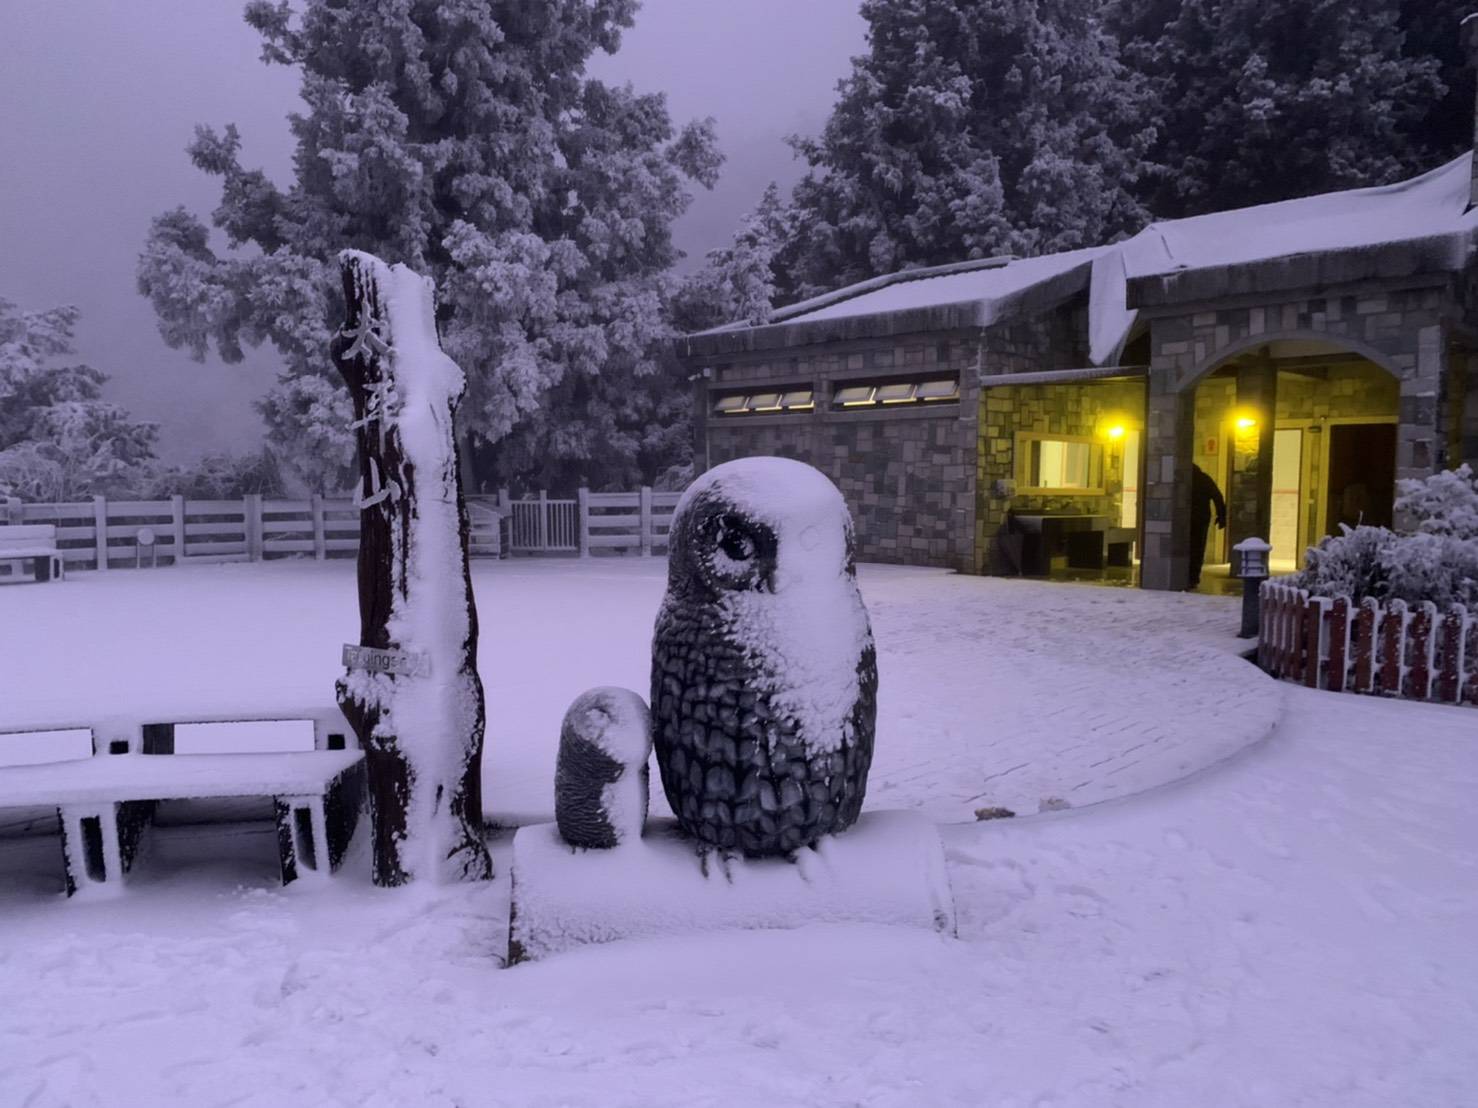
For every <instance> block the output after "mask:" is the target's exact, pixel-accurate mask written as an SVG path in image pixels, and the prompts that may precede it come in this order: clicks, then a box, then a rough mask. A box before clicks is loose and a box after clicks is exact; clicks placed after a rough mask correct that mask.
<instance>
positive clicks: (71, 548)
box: [0, 488, 681, 575]
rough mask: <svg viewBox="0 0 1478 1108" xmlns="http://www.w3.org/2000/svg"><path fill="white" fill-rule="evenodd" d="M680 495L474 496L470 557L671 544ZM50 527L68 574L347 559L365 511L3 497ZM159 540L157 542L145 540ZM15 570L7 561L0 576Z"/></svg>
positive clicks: (291, 504)
mask: <svg viewBox="0 0 1478 1108" xmlns="http://www.w3.org/2000/svg"><path fill="white" fill-rule="evenodd" d="M680 495H681V494H679V493H675V492H653V491H652V490H651V489H647V488H643V489H641V490H639V491H637V492H603V493H592V492H589V491H588V490H586V489H581V490H580V492H579V495H578V496H576V497H575V498H573V499H555V498H551V497H549V496H548V495H547V494H546V493H542V492H541V493H540V494H539V495H538V496H537V497H527V498H524V499H520V500H514V499H512V498H511V497H510V496H509V495H508V493H507V491H506V490H505V491H502V492H500V493H499V494H498V495H497V496H469V497H468V498H467V515H468V522H469V525H470V528H471V530H470V542H469V549H470V552H471V554H472V556H473V557H493V558H496V557H501V556H504V555H507V554H579V555H582V556H584V555H591V554H595V553H599V554H610V553H628V552H629V553H640V554H651V553H654V552H657V551H658V550H665V549H666V546H667V534H668V531H669V530H670V529H671V526H672V512H673V509H674V508H675V507H676V506H677V501H678V498H679V496H680ZM7 523H11V524H21V523H49V524H52V525H53V526H55V527H56V533H57V547H58V548H59V549H60V551H61V555H62V561H63V563H64V564H65V565H66V568H67V569H69V570H77V569H117V568H122V567H132V566H141V565H149V566H153V565H183V564H200V563H205V562H246V561H264V560H271V559H276V558H301V557H313V558H319V559H323V558H342V557H351V556H353V555H354V553H355V552H356V551H358V549H359V509H358V508H357V507H355V505H354V502H353V501H352V500H348V499H334V498H327V497H317V496H315V497H309V498H306V499H295V500H264V499H263V498H262V497H260V496H246V497H243V498H242V499H240V500H190V499H186V498H185V497H182V496H174V497H170V498H169V499H167V500H108V499H107V498H105V497H101V496H98V497H94V498H93V499H92V500H88V501H79V502H76V503H69V504H26V503H22V502H21V501H19V500H0V525H3V524H7ZM148 537H152V539H153V542H152V543H150V542H147V541H145V540H146V539H147V538H148ZM7 568H9V571H10V572H11V573H12V574H13V573H14V572H16V569H15V567H13V566H10V567H7V564H6V563H4V562H0V575H3V574H4V572H5V571H6V569H7Z"/></svg>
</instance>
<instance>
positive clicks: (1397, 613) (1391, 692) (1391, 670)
mask: <svg viewBox="0 0 1478 1108" xmlns="http://www.w3.org/2000/svg"><path fill="white" fill-rule="evenodd" d="M1410 618H1411V616H1410V613H1408V612H1407V610H1406V601H1404V600H1392V601H1390V602H1389V603H1388V604H1387V605H1386V614H1385V619H1383V620H1382V621H1381V658H1380V691H1381V692H1383V693H1385V694H1387V695H1388V696H1400V695H1401V686H1402V685H1403V683H1404V680H1405V677H1406V659H1405V653H1406V649H1405V648H1406V624H1407V621H1408V620H1409V619H1410Z"/></svg>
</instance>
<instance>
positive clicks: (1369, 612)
mask: <svg viewBox="0 0 1478 1108" xmlns="http://www.w3.org/2000/svg"><path fill="white" fill-rule="evenodd" d="M1380 623H1381V610H1380V604H1379V603H1377V601H1376V599H1375V598H1374V597H1372V596H1367V597H1365V599H1363V600H1361V601H1360V614H1359V615H1358V616H1356V617H1355V691H1356V692H1363V693H1368V692H1374V691H1375V673H1376V669H1375V655H1376V645H1377V644H1378V643H1379V642H1380V637H1379V636H1380Z"/></svg>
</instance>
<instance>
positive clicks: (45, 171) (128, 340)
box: [0, 0, 863, 461]
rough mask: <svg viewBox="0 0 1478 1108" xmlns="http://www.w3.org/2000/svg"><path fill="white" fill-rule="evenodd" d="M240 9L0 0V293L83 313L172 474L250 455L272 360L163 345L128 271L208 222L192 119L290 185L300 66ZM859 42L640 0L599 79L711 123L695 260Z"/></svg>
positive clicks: (843, 20)
mask: <svg viewBox="0 0 1478 1108" xmlns="http://www.w3.org/2000/svg"><path fill="white" fill-rule="evenodd" d="M242 7H243V4H242V3H241V2H239V0H65V2H61V0H0V297H5V298H7V299H9V300H13V301H15V302H17V303H19V304H21V305H22V306H24V307H30V308H44V307H52V306H55V305H57V304H76V305H78V306H79V307H80V308H81V309H82V313H83V317H82V322H81V326H80V329H79V332H80V333H79V340H80V341H79V349H80V353H81V356H82V360H84V361H86V362H88V363H89V364H91V365H93V366H96V367H97V368H98V369H101V370H103V371H104V372H106V373H108V374H110V375H111V376H112V381H111V383H110V385H109V388H108V395H109V396H110V398H112V399H115V400H117V401H119V402H120V403H123V404H126V405H127V406H128V407H129V408H131V409H132V410H133V412H134V414H135V415H136V416H138V417H139V418H144V419H152V420H156V421H158V422H159V423H160V424H161V433H160V439H161V442H160V447H161V449H160V453H161V455H162V456H163V457H164V458H166V460H170V461H183V460H187V459H189V458H192V457H197V456H199V455H200V454H202V453H205V452H206V451H216V450H223V449H225V450H246V449H251V448H252V447H253V446H255V445H256V443H257V442H258V441H259V440H260V434H261V423H260V420H259V418H258V417H257V414H256V412H255V411H254V410H253V409H252V407H251V401H252V399H253V398H255V397H256V396H258V395H259V394H260V393H261V392H262V391H263V390H264V389H265V388H266V386H267V384H268V383H270V381H271V379H272V377H273V376H274V375H275V356H274V355H273V353H272V352H271V351H270V349H269V350H264V351H262V352H260V353H257V354H255V355H252V356H250V357H248V360H247V361H246V362H245V363H244V364H242V365H236V366H226V365H222V364H221V363H220V362H219V361H217V360H215V359H211V360H210V361H208V362H206V363H205V364H204V365H201V364H198V363H196V362H194V361H192V360H191V359H190V358H189V357H188V356H187V355H186V354H184V353H183V352H180V351H174V350H170V349H169V348H168V347H166V346H165V345H164V342H163V341H162V340H161V339H160V338H159V335H158V331H157V329H156V327H155V324H154V316H153V311H152V309H151V308H150V307H149V305H148V303H147V301H145V300H144V299H143V298H142V297H141V296H139V295H138V293H137V292H135V291H134V263H135V259H136V258H137V256H138V252H139V250H140V248H141V247H142V245H143V241H144V237H145V235H146V234H147V232H148V226H149V221H150V219H151V218H153V217H154V216H155V215H158V214H159V213H160V212H163V211H166V210H167V209H169V208H172V207H174V206H175V205H177V204H184V205H186V206H187V207H189V208H190V209H192V210H193V211H195V212H197V213H198V214H200V215H201V216H202V217H205V218H208V217H209V214H210V212H211V211H212V209H213V208H214V207H215V204H216V202H217V199H218V194H217V191H216V189H215V187H214V182H213V180H212V179H210V178H207V177H206V176H205V175H204V174H202V173H199V172H197V171H196V170H195V169H194V168H193V167H192V166H191V165H190V164H189V160H188V159H187V158H186V156H185V153H184V148H185V144H186V143H187V142H188V141H189V139H190V136H191V133H192V129H193V127H194V125H195V124H196V123H210V124H214V125H216V126H217V127H219V126H222V125H224V124H226V123H232V122H234V123H236V124H237V126H238V127H240V129H241V134H242V140H243V141H242V147H243V149H242V158H243V161H244V162H246V163H247V164H249V165H253V164H254V165H260V166H261V167H262V168H264V169H265V170H266V171H267V172H268V173H269V175H271V176H272V177H273V178H274V179H275V180H277V181H278V182H279V184H286V183H287V182H288V176H289V173H288V171H289V167H290V164H291V163H290V155H291V146H290V137H289V135H288V131H287V124H286V119H285V117H286V115H287V113H288V112H289V111H291V110H292V109H293V107H294V105H295V103H296V102H297V94H296V89H297V77H296V73H295V72H294V71H292V70H288V69H284V68H282V67H277V66H274V67H271V68H269V67H267V66H264V65H262V64H261V63H260V62H259V61H258V60H257V52H258V40H257V36H256V35H255V33H254V32H253V31H252V30H251V29H250V28H249V27H247V26H246V24H245V23H243V22H242V20H241V9H242ZM862 47H863V24H862V20H861V18H860V17H859V16H858V14H857V0H804V2H800V0H644V2H643V5H642V11H641V13H640V14H639V15H638V17H637V25H636V27H635V28H634V29H633V30H632V31H630V32H628V33H627V35H626V36H625V42H624V44H623V47H622V50H621V53H620V54H619V55H617V56H615V57H612V58H606V57H599V58H597V59H596V60H595V62H594V63H593V64H592V71H593V72H594V73H595V74H596V75H598V76H601V77H603V78H606V79H619V80H630V81H631V82H632V83H633V84H634V85H636V87H637V88H639V89H642V90H660V91H664V92H666V93H667V94H668V98H669V105H670V107H671V109H672V113H673V116H674V118H675V119H677V120H679V121H681V120H684V119H687V118H691V117H694V116H705V115H713V116H715V117H717V119H718V126H719V137H720V141H721V143H722V146H723V149H724V152H725V154H726V155H727V156H728V161H727V163H726V164H725V166H724V176H723V180H722V181H720V183H719V185H718V187H717V188H716V189H715V190H714V191H713V192H712V193H702V192H701V190H700V195H699V197H698V199H697V201H696V202H695V203H694V205H693V208H692V209H691V210H690V211H689V213H688V214H687V215H686V216H685V217H684V218H683V220H682V221H681V223H680V224H679V225H678V243H679V245H680V246H681V247H682V248H683V249H684V250H686V251H688V253H689V254H690V255H694V256H701V255H702V253H703V252H704V251H706V250H708V249H711V248H712V247H715V246H718V245H721V244H722V243H724V242H726V241H727V240H728V237H729V235H730V233H731V232H732V230H733V228H734V226H735V224H736V222H737V220H738V218H739V217H740V216H741V215H742V214H743V213H744V212H745V211H747V210H748V209H749V208H750V207H752V206H753V204H754V202H755V201H756V200H757V199H758V197H759V194H760V192H761V191H762V190H763V188H764V186H765V184H766V183H767V182H768V181H770V180H772V179H778V180H780V181H781V182H782V184H787V183H789V182H790V181H792V180H794V178H795V176H796V175H797V174H798V172H799V170H798V167H797V166H796V165H795V163H794V161H793V159H792V158H791V155H790V151H789V149H788V147H786V146H785V144H784V141H783V137H784V136H785V135H786V134H790V133H794V132H801V133H814V132H815V131H817V130H819V128H820V127H821V125H822V123H823V121H824V120H825V118H826V115H827V112H828V110H829V109H830V106H831V102H832V98H833V92H834V88H835V85H836V82H837V80H838V79H839V78H840V77H841V76H842V75H843V73H844V72H845V71H846V69H847V62H848V59H849V58H850V57H851V56H852V55H854V54H856V53H858V52H859V51H860V50H861V49H862Z"/></svg>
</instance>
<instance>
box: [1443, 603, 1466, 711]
mask: <svg viewBox="0 0 1478 1108" xmlns="http://www.w3.org/2000/svg"><path fill="white" fill-rule="evenodd" d="M1467 621H1468V610H1467V608H1465V607H1463V605H1461V604H1454V605H1453V606H1452V607H1451V608H1449V609H1447V611H1446V612H1445V613H1443V616H1442V624H1441V627H1440V628H1439V630H1438V634H1437V699H1438V700H1440V701H1442V703H1444V704H1458V703H1461V701H1462V696H1463V693H1462V689H1463V662H1464V660H1465V659H1464V658H1463V653H1464V651H1463V646H1464V642H1463V639H1464V637H1465V636H1464V632H1465V631H1466V630H1467V627H1466V626H1465V624H1466V623H1467Z"/></svg>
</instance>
